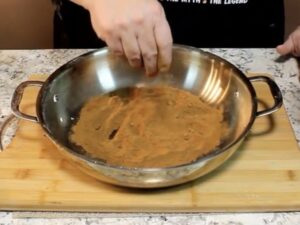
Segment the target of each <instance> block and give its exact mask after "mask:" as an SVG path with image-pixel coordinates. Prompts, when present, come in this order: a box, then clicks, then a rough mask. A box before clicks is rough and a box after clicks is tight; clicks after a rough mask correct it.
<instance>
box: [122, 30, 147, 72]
mask: <svg viewBox="0 0 300 225" xmlns="http://www.w3.org/2000/svg"><path fill="white" fill-rule="evenodd" d="M122 46H123V51H124V53H125V55H126V57H127V59H128V62H129V64H130V65H131V66H132V67H141V66H142V59H141V51H140V48H139V45H138V41H137V37H136V35H135V33H134V32H127V33H124V34H123V35H122Z"/></svg>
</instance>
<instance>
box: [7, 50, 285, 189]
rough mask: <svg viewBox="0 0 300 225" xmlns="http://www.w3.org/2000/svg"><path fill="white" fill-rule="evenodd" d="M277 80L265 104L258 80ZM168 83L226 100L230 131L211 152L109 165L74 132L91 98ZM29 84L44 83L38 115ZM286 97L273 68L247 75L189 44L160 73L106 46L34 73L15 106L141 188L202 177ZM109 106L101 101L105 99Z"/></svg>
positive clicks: (94, 172) (69, 151)
mask: <svg viewBox="0 0 300 225" xmlns="http://www.w3.org/2000/svg"><path fill="white" fill-rule="evenodd" d="M257 81H258V82H264V83H266V84H267V85H269V87H270V92H271V94H272V95H273V98H274V105H273V106H272V107H271V108H269V109H266V110H263V111H258V109H257V104H258V103H257V98H256V92H255V89H254V88H253V86H252V82H257ZM162 83H163V84H167V85H170V86H173V87H177V88H181V89H184V90H187V91H190V92H192V93H194V94H195V95H198V96H199V97H200V98H201V99H202V100H203V101H206V102H207V103H209V104H213V105H217V106H218V105H222V106H223V107H224V118H225V120H226V123H227V124H228V127H229V131H227V132H226V133H224V134H223V136H222V141H221V144H220V145H219V146H218V147H217V148H216V149H214V150H213V151H211V153H210V154H208V155H206V156H205V157H201V158H198V159H196V160H194V161H193V162H190V163H188V164H185V165H178V166H175V167H168V168H126V167H121V166H113V165H109V164H107V163H105V162H103V161H101V160H98V159H94V158H91V157H89V156H88V155H86V154H83V153H82V150H80V149H76V148H75V147H74V146H73V145H72V144H71V143H70V142H69V139H68V135H69V131H70V127H71V125H72V123H73V122H74V118H76V117H77V116H78V113H79V111H80V109H81V107H82V106H83V104H84V103H85V102H86V101H88V100H89V99H90V98H91V97H92V96H95V95H99V94H104V93H108V92H111V91H116V90H118V89H121V88H125V87H133V86H150V85H156V84H162ZM28 86H39V87H41V89H40V91H39V95H38V97H37V100H36V112H37V116H32V115H26V114H24V113H22V112H21V111H20V110H19V104H20V102H21V99H22V94H23V91H24V89H25V88H26V87H28ZM281 105H282V96H281V92H280V90H279V88H278V86H277V85H276V84H275V82H274V81H273V80H271V79H270V78H268V77H265V76H259V77H251V78H247V77H246V76H245V74H243V73H242V72H241V71H240V70H239V69H237V68H236V67H235V66H234V65H233V64H231V63H229V62H228V61H226V60H224V59H223V58H220V57H218V56H216V55H214V54H211V53H208V52H204V51H202V50H199V49H196V48H191V47H187V46H178V45H177V46H174V47H173V62H172V65H171V68H170V71H169V72H168V73H166V74H161V75H159V76H157V77H155V78H149V77H146V76H145V75H144V71H143V69H134V68H132V67H130V66H129V64H128V63H127V61H126V59H124V58H122V57H116V56H114V55H112V54H111V53H110V52H109V51H108V49H106V48H105V49H100V50H96V51H93V52H90V53H87V54H84V55H82V56H80V57H77V58H75V59H74V60H72V61H70V62H68V63H67V64H65V65H63V66H62V67H60V68H59V69H57V70H56V71H55V72H54V73H53V74H51V76H50V77H49V78H48V79H47V80H46V82H40V81H27V82H24V83H22V84H20V85H19V86H18V87H17V89H16V90H15V93H14V96H13V99H12V110H13V112H14V114H15V115H16V116H17V117H19V118H22V119H26V120H30V121H33V122H38V123H39V124H40V125H41V127H42V128H43V130H44V131H45V133H46V134H47V135H48V137H49V138H50V140H52V141H53V142H54V143H55V144H56V146H57V147H58V149H59V150H60V152H61V153H62V154H63V155H64V156H65V157H66V158H67V159H69V161H70V162H72V163H73V164H75V166H77V167H78V168H79V169H80V170H82V171H84V172H85V173H87V174H89V175H91V176H93V177H95V178H97V179H99V180H102V181H105V182H108V183H111V184H116V185H121V186H126V187H138V188H158V187H167V186H173V185H177V184H181V183H185V182H188V181H191V180H194V179H196V178H198V177H201V176H203V175H205V174H207V173H208V172H210V171H212V170H214V169H215V168H217V167H218V166H219V165H221V164H222V163H224V162H225V161H226V160H227V159H228V158H229V157H230V156H231V155H232V154H233V153H234V152H235V151H236V150H237V148H238V147H239V146H240V144H241V143H242V141H243V140H244V138H245V137H246V135H247V134H248V132H249V130H250V128H251V126H252V124H253V122H254V120H255V118H256V117H259V116H264V115H268V114H270V113H273V112H274V111H276V110H277V109H278V108H279V107H280V106H281ZM99 107H101V106H99Z"/></svg>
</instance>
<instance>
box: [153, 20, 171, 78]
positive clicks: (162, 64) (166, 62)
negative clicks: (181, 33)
mask: <svg viewBox="0 0 300 225" xmlns="http://www.w3.org/2000/svg"><path fill="white" fill-rule="evenodd" d="M154 34H155V40H156V44H157V48H158V60H157V62H158V68H159V71H161V72H166V71H167V70H168V69H169V68H170V65H171V61H172V45H173V38H172V33H171V29H170V26H169V24H168V22H167V20H166V19H165V18H164V19H163V21H162V22H161V21H160V22H158V23H157V24H156V26H155V29H154Z"/></svg>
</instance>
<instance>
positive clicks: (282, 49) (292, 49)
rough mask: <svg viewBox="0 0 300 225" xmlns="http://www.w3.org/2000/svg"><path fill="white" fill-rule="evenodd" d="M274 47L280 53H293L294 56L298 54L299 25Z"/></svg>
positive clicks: (299, 53) (299, 42)
mask: <svg viewBox="0 0 300 225" xmlns="http://www.w3.org/2000/svg"><path fill="white" fill-rule="evenodd" d="M276 49H277V52H278V53H279V54H280V55H287V54H293V55H294V56H300V26H299V27H298V28H297V29H296V30H295V31H294V32H293V33H291V34H290V36H289V38H288V39H287V40H286V41H285V42H284V43H283V44H282V45H278V46H277V48H276Z"/></svg>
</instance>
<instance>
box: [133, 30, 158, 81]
mask: <svg viewBox="0 0 300 225" xmlns="http://www.w3.org/2000/svg"><path fill="white" fill-rule="evenodd" d="M138 43H139V46H140V49H141V53H142V57H143V63H144V67H145V70H146V75H148V76H154V75H156V74H157V71H158V68H157V54H158V52H157V45H156V41H155V37H154V28H153V26H151V25H148V26H144V27H143V28H141V29H140V30H139V35H138Z"/></svg>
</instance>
